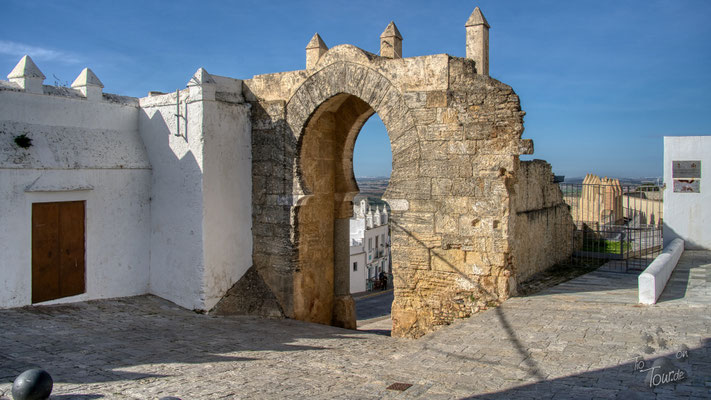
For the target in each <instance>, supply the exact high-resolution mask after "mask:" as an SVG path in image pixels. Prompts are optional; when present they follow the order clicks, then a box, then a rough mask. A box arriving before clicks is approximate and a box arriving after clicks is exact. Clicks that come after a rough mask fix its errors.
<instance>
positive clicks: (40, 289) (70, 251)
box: [32, 201, 85, 303]
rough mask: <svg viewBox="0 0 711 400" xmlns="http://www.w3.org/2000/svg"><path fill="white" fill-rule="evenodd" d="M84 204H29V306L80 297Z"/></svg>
mask: <svg viewBox="0 0 711 400" xmlns="http://www.w3.org/2000/svg"><path fill="white" fill-rule="evenodd" d="M84 254H85V251H84V202H83V201H70V202H61V203H34V204H32V302H33V303H39V302H42V301H47V300H54V299H59V298H62V297H67V296H74V295H77V294H81V293H84V286H85V271H84Z"/></svg>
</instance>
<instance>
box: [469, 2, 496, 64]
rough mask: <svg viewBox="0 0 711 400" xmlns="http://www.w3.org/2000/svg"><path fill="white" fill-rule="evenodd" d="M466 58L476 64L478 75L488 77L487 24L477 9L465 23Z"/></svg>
mask: <svg viewBox="0 0 711 400" xmlns="http://www.w3.org/2000/svg"><path fill="white" fill-rule="evenodd" d="M464 26H465V27H466V29H467V58H469V59H472V60H474V62H475V63H476V72H477V74H479V75H486V76H489V28H490V27H489V23H488V22H486V18H484V14H482V13H481V10H480V9H479V7H477V8H475V9H474V11H473V12H472V14H471V15H470V16H469V19H468V20H467V23H466V24H464Z"/></svg>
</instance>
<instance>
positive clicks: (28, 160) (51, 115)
mask: <svg viewBox="0 0 711 400" xmlns="http://www.w3.org/2000/svg"><path fill="white" fill-rule="evenodd" d="M137 122H138V104H137V102H136V101H135V99H130V98H123V97H118V96H111V95H107V96H106V98H105V99H101V100H96V101H88V100H86V99H84V98H82V97H81V96H79V95H77V94H76V92H74V91H72V90H71V89H66V91H58V89H57V88H54V87H50V86H45V87H44V93H43V94H35V93H25V92H23V91H19V90H13V88H8V86H7V85H6V83H5V84H0V249H1V250H2V256H1V257H0V307H18V306H24V305H28V304H31V295H32V293H31V287H32V274H31V272H32V247H31V243H32V233H31V229H32V225H31V222H32V203H36V202H57V201H84V202H85V210H86V216H85V218H86V221H85V223H86V227H85V228H86V243H85V248H86V253H85V260H86V292H85V293H84V294H81V295H77V296H72V297H66V298H63V299H58V300H54V301H52V302H50V303H57V302H70V301H81V300H89V299H99V298H109V297H122V296H132V295H137V294H144V293H147V291H148V276H149V258H150V246H149V240H148V238H149V236H148V234H149V222H150V211H149V198H150V175H151V172H150V164H149V162H148V157H147V154H146V152H145V149H144V147H143V144H142V142H141V140H140V137H139V135H138V130H137V128H138V124H137ZM19 134H25V135H27V136H28V137H30V138H31V139H32V146H31V147H29V148H28V149H22V148H20V147H19V146H17V145H16V144H15V142H14V138H15V136H17V135H19Z"/></svg>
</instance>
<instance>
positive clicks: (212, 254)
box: [0, 56, 252, 310]
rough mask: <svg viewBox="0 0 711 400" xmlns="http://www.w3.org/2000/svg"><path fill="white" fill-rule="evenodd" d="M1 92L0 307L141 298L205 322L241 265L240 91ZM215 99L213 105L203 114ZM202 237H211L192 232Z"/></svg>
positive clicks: (0, 88) (246, 172)
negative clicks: (164, 302)
mask: <svg viewBox="0 0 711 400" xmlns="http://www.w3.org/2000/svg"><path fill="white" fill-rule="evenodd" d="M8 79H9V80H8V81H0V250H2V251H1V253H0V307H19V306H24V305H29V304H46V303H48V302H50V303H51V302H71V301H83V300H90V299H98V298H109V297H123V296H132V295H138V294H146V293H152V294H156V295H158V296H161V297H163V298H165V299H168V300H170V301H172V302H174V303H176V304H178V305H180V306H182V307H185V308H189V309H196V310H210V309H211V308H212V307H213V306H214V305H215V304H216V303H217V302H218V301H219V300H220V299H221V298H222V296H224V294H225V292H226V291H227V290H228V289H229V288H230V287H232V285H234V283H235V282H237V281H238V280H239V278H240V277H242V276H243V275H244V274H245V272H246V271H247V270H248V269H249V268H250V266H251V265H252V234H251V226H252V215H251V214H252V210H251V207H252V206H251V205H252V202H251V192H250V191H249V190H244V188H245V187H247V188H250V187H251V167H252V163H251V125H250V121H249V105H247V104H245V103H244V100H243V98H242V82H241V81H240V80H236V79H231V78H224V77H219V76H212V75H210V74H208V73H207V72H206V71H205V70H204V69H200V70H198V71H197V72H196V74H195V75H194V76H193V77H192V79H190V81H189V82H188V85H187V86H188V88H187V89H184V90H181V91H178V92H175V93H170V94H162V93H161V94H152V95H150V96H148V97H145V98H141V99H137V98H132V97H124V96H118V95H113V94H108V93H103V84H102V83H101V81H100V80H99V78H98V77H97V76H96V75H95V74H94V73H93V72H92V71H91V70H90V69H88V68H85V69H84V70H83V71H81V73H80V74H79V76H78V77H77V78H76V80H75V81H74V83H72V85H71V87H70V88H67V87H56V86H48V85H44V84H43V81H44V79H45V76H44V75H43V74H42V72H41V71H40V69H39V68H38V67H37V65H35V63H34V62H33V61H32V59H31V58H30V57H28V56H25V57H23V58H22V60H20V62H19V63H18V64H17V66H16V67H15V68H14V69H13V70H12V72H10V74H9V75H8ZM216 98H219V101H216ZM205 226H209V227H210V229H203V227H205Z"/></svg>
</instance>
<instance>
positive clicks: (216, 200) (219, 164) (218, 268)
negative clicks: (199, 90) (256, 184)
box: [202, 85, 252, 310]
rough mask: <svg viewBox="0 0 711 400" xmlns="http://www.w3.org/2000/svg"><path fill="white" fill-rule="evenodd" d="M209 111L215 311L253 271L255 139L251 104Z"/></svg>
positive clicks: (209, 277)
mask: <svg viewBox="0 0 711 400" xmlns="http://www.w3.org/2000/svg"><path fill="white" fill-rule="evenodd" d="M240 87H241V85H240ZM204 107H205V108H204V110H205V119H204V132H205V144H204V148H203V151H204V171H203V172H204V175H203V181H202V183H203V212H204V218H203V232H204V233H205V234H204V236H203V251H204V254H205V269H204V278H203V279H204V282H203V288H204V292H203V298H204V309H206V310H209V309H211V308H212V307H214V306H215V304H217V302H218V301H219V300H220V299H221V298H222V296H224V294H225V292H227V290H228V289H229V288H230V287H232V285H233V284H234V283H235V282H237V281H238V280H239V278H241V277H242V275H244V274H245V273H246V272H247V270H248V269H249V268H250V267H251V266H252V229H251V228H252V140H251V123H250V118H249V117H250V114H249V107H248V106H247V105H245V104H235V103H226V102H217V101H206V102H205V103H204Z"/></svg>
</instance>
